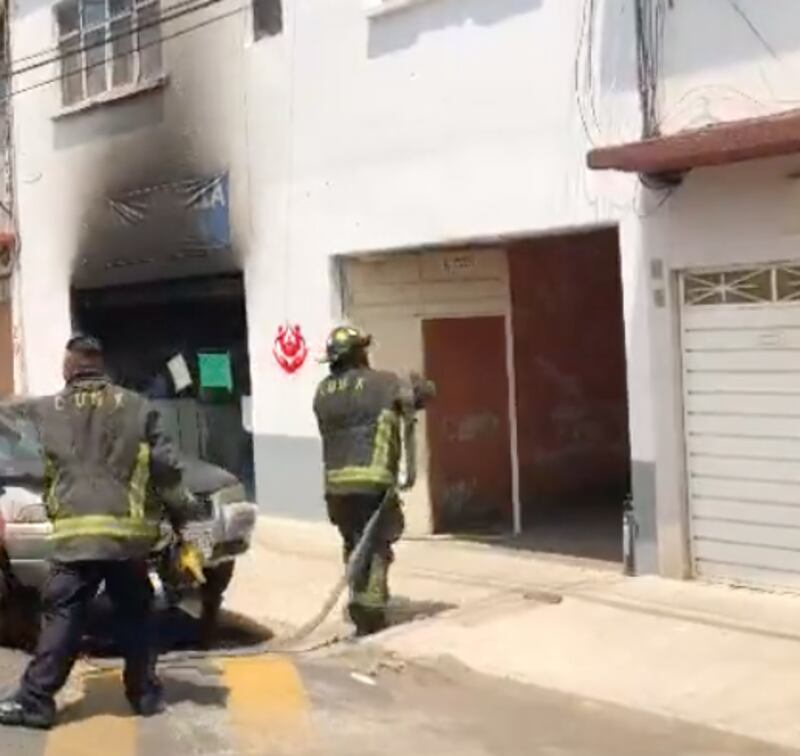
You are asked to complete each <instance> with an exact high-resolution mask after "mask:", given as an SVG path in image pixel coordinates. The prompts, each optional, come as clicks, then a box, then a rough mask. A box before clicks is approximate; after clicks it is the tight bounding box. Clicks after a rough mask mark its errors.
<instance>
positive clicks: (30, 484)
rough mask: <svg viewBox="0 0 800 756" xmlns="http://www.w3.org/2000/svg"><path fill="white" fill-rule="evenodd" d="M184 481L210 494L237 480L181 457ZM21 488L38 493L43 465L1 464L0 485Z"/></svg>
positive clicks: (213, 467) (192, 488) (214, 467)
mask: <svg viewBox="0 0 800 756" xmlns="http://www.w3.org/2000/svg"><path fill="white" fill-rule="evenodd" d="M180 461H181V465H182V466H183V481H184V484H185V485H186V487H187V488H188V489H189V490H190V491H191V492H192V493H193V494H210V493H213V492H214V491H219V490H220V489H222V488H228V487H230V486H235V485H237V484H238V483H239V479H238V478H237V477H236V476H235V475H233V474H232V473H230V472H228V471H227V470H225V469H224V468H222V467H217V465H212V464H211V463H210V462H204V461H203V460H201V459H197V458H196V457H186V456H181V458H180ZM3 484H6V485H12V484H16V485H24V486H25V487H26V488H32V489H38V490H41V488H42V486H43V484H44V464H43V463H42V461H41V460H40V459H38V458H33V457H31V458H26V459H15V460H13V461H11V462H8V461H6V462H4V463H2V464H1V465H0V486H2V485H3Z"/></svg>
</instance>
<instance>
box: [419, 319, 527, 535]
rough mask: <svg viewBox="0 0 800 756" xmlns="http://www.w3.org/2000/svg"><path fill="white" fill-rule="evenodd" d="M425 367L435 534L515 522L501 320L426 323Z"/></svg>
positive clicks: (452, 320)
mask: <svg viewBox="0 0 800 756" xmlns="http://www.w3.org/2000/svg"><path fill="white" fill-rule="evenodd" d="M422 334H423V341H424V347H425V370H426V373H427V375H428V377H430V378H431V379H433V380H434V381H436V384H437V397H436V401H435V402H433V403H432V404H431V406H430V407H429V409H428V414H427V426H428V446H429V449H430V473H429V475H430V489H431V501H432V508H433V520H434V528H435V530H436V531H437V532H442V531H454V530H460V531H464V530H488V529H493V528H497V527H503V528H505V527H509V526H510V525H511V519H512V493H511V443H510V432H509V417H508V374H507V369H506V348H507V347H506V338H505V323H504V319H503V318H502V317H479V318H477V317H476V318H448V319H441V320H425V321H423V324H422Z"/></svg>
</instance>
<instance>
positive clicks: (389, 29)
mask: <svg viewBox="0 0 800 756" xmlns="http://www.w3.org/2000/svg"><path fill="white" fill-rule="evenodd" d="M543 1H544V0H491V1H490V2H487V1H486V0H437V1H436V2H433V3H422V4H421V5H419V6H418V7H411V8H408V9H403V10H401V11H398V12H397V13H390V14H388V15H386V16H378V17H376V18H374V19H372V20H371V21H370V22H369V43H368V44H369V57H370V58H377V57H380V56H381V55H387V54H389V53H393V52H397V51H398V50H404V49H407V48H409V47H411V46H413V45H414V44H415V43H416V42H417V41H418V40H419V39H420V37H422V36H423V35H424V34H427V33H429V32H435V31H440V30H442V29H448V28H450V27H453V26H465V25H467V24H470V25H473V26H491V25H492V24H497V23H500V22H501V21H505V20H506V19H508V18H511V17H512V16H517V15H521V14H524V13H530V12H531V11H534V10H537V9H538V8H540V7H541V5H542V3H543ZM557 1H559V2H560V1H561V0H557Z"/></svg>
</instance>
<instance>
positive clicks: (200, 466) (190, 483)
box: [181, 457, 239, 494]
mask: <svg viewBox="0 0 800 756" xmlns="http://www.w3.org/2000/svg"><path fill="white" fill-rule="evenodd" d="M181 464H182V465H183V482H184V484H185V485H186V487H187V488H188V489H189V490H190V491H191V492H192V493H194V494H209V493H213V492H214V491H219V490H220V489H221V488H229V487H230V486H235V485H237V484H238V483H239V479H238V478H237V477H236V476H235V475H234V474H233V473H230V472H228V471H227V470H226V469H224V468H222V467H217V465H212V464H211V463H210V462H205V461H203V460H202V459H197V457H181Z"/></svg>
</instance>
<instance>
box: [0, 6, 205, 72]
mask: <svg viewBox="0 0 800 756" xmlns="http://www.w3.org/2000/svg"><path fill="white" fill-rule="evenodd" d="M195 2H197V0H179V2H176V3H173V4H172V5H170V6H169V8H167V9H165V11H164V12H165V13H166V12H172V11H174V10H179V9H180V8H183V7H185V6H187V5H192V4H193V3H195ZM162 15H164V14H163V13H162ZM6 23H8V21H7V20H6ZM97 28H99V27H97ZM59 49H60V47H59V45H57V44H56V45H51V46H50V47H45V48H42V49H41V50H37V51H36V52H32V53H27V54H25V55H21V56H20V57H18V58H15V59H14V60H13V61H9V66H13V65H16V64H17V63H22V62H24V61H27V60H33V59H35V58H40V57H41V56H42V55H47V54H48V53H55V52H58V51H59Z"/></svg>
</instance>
